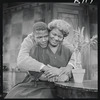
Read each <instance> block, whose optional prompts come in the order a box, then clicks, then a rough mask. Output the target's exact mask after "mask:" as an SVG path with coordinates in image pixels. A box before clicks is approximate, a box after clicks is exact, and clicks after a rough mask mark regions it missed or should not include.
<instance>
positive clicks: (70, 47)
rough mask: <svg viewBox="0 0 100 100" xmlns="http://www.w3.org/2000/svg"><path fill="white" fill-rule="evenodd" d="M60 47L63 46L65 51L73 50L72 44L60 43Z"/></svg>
mask: <svg viewBox="0 0 100 100" xmlns="http://www.w3.org/2000/svg"><path fill="white" fill-rule="evenodd" d="M62 47H63V49H64V50H65V51H69V52H73V51H74V48H73V47H72V46H69V45H65V44H62Z"/></svg>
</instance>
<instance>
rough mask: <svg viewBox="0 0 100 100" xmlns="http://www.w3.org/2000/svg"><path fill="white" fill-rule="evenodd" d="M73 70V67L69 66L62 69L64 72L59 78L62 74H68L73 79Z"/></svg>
mask: <svg viewBox="0 0 100 100" xmlns="http://www.w3.org/2000/svg"><path fill="white" fill-rule="evenodd" d="M72 68H73V67H72V66H71V65H69V64H68V65H67V66H66V67H62V68H61V70H62V71H61V72H60V74H59V76H61V75H62V74H66V75H68V76H69V77H71V71H72Z"/></svg>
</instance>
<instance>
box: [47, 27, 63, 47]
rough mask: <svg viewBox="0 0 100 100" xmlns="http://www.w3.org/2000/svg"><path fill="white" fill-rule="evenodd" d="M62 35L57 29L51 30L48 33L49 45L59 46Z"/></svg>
mask: <svg viewBox="0 0 100 100" xmlns="http://www.w3.org/2000/svg"><path fill="white" fill-rule="evenodd" d="M63 38H64V37H63V34H62V32H61V31H59V30H58V29H57V28H55V29H53V30H52V31H50V34H49V43H50V45H52V46H53V47H56V46H58V45H59V43H61V42H62V41H63Z"/></svg>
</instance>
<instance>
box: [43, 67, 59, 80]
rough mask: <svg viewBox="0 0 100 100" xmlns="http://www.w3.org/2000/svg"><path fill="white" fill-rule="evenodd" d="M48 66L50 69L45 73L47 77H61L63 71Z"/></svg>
mask: <svg viewBox="0 0 100 100" xmlns="http://www.w3.org/2000/svg"><path fill="white" fill-rule="evenodd" d="M47 66H48V69H47V70H46V71H45V72H44V73H45V75H46V77H48V78H51V77H53V76H58V75H59V73H60V71H61V70H60V69H59V68H56V67H52V66H50V65H47Z"/></svg>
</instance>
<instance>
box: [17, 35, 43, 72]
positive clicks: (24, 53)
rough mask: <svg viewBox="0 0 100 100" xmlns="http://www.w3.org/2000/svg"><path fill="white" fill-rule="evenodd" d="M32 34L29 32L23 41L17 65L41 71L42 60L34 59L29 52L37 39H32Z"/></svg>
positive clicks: (25, 68) (29, 69)
mask: <svg viewBox="0 0 100 100" xmlns="http://www.w3.org/2000/svg"><path fill="white" fill-rule="evenodd" d="M31 37H32V34H29V35H28V36H27V37H26V38H25V39H24V40H23V42H22V44H21V47H20V50H19V53H18V57H17V67H18V68H19V69H20V70H26V71H37V72H40V68H41V66H42V65H43V64H42V63H41V62H39V61H37V60H35V59H33V58H32V57H31V56H30V55H29V53H30V50H31V49H32V48H33V46H34V44H35V41H34V42H33V40H32V38H31Z"/></svg>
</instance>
